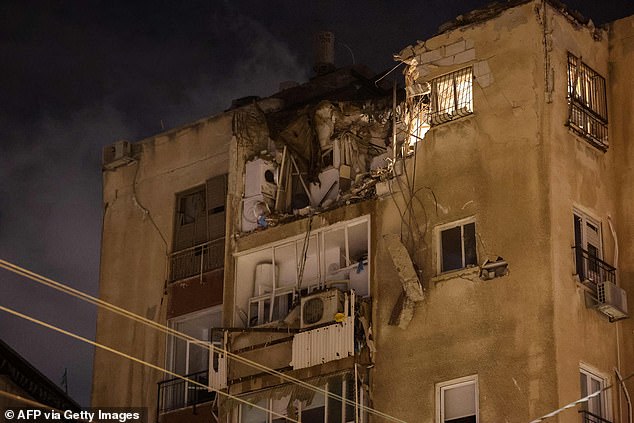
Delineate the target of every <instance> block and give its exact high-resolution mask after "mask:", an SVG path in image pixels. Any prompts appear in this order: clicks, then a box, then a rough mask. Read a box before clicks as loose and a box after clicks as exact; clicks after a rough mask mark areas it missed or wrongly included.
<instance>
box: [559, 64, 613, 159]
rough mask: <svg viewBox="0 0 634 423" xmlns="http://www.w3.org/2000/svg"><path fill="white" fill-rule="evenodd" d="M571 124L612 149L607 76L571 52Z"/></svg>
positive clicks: (576, 129) (599, 144)
mask: <svg viewBox="0 0 634 423" xmlns="http://www.w3.org/2000/svg"><path fill="white" fill-rule="evenodd" d="M568 107H569V109H568V126H569V127H570V128H571V129H572V130H573V131H575V132H576V133H578V134H579V135H581V136H582V137H584V138H585V139H586V140H588V141H589V142H590V143H591V144H592V145H594V146H595V147H597V148H599V149H601V150H603V151H605V150H607V148H608V105H607V97H606V88H605V78H603V77H602V76H601V75H599V74H598V73H597V72H595V71H594V70H593V69H592V68H590V66H588V65H586V64H585V63H583V62H582V61H581V58H578V57H575V56H574V55H572V54H570V53H569V54H568Z"/></svg>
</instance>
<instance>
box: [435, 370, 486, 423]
mask: <svg viewBox="0 0 634 423" xmlns="http://www.w3.org/2000/svg"><path fill="white" fill-rule="evenodd" d="M436 421H437V422H438V423H477V422H478V376H477V375H474V376H467V377H463V378H460V379H454V380H451V381H448V382H443V383H439V384H437V385H436Z"/></svg>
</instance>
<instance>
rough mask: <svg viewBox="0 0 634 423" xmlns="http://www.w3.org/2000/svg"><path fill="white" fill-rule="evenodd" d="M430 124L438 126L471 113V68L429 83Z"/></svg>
mask: <svg viewBox="0 0 634 423" xmlns="http://www.w3.org/2000/svg"><path fill="white" fill-rule="evenodd" d="M431 108H432V110H431V113H430V124H431V125H432V126H433V125H438V124H440V123H444V122H448V121H450V120H453V119H457V118H459V117H462V116H466V115H468V114H471V113H473V71H472V69H471V67H468V68H464V69H461V70H458V71H456V72H452V73H450V74H447V75H443V76H440V77H438V78H435V79H433V80H432V81H431Z"/></svg>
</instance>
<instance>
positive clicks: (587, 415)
mask: <svg viewBox="0 0 634 423" xmlns="http://www.w3.org/2000/svg"><path fill="white" fill-rule="evenodd" d="M579 414H580V415H581V422H582V423H612V422H611V421H610V420H607V419H604V418H603V417H601V416H597V415H596V414H592V413H591V412H589V411H586V410H579Z"/></svg>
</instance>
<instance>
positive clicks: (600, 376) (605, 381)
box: [579, 362, 612, 421]
mask: <svg viewBox="0 0 634 423" xmlns="http://www.w3.org/2000/svg"><path fill="white" fill-rule="evenodd" d="M581 375H585V376H586V391H587V393H586V394H585V395H584V394H583V390H582V386H581ZM593 380H594V381H597V382H599V383H600V385H601V386H600V389H601V390H603V389H604V388H605V387H606V386H608V385H609V382H610V378H609V376H607V375H606V374H605V373H603V372H600V371H599V370H597V369H596V368H594V367H592V366H590V365H588V364H586V363H583V362H581V363H579V393H580V395H581V396H582V397H585V396H587V395H590V394H592V393H593V392H594V391H593V392H590V388H591V382H592V381H593ZM599 398H601V404H600V407H601V410H600V413H597V412H596V410H593V411H590V410H589V407H588V405H590V403H589V401H586V402H584V403H583V404H581V408H582V409H583V410H585V411H588V412H590V413H592V414H595V415H597V416H599V417H601V418H603V419H605V420H610V421H612V402H611V401H612V398H611V396H610V390H609V389H608V390H605V391H602V392H601V394H600V395H599Z"/></svg>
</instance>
